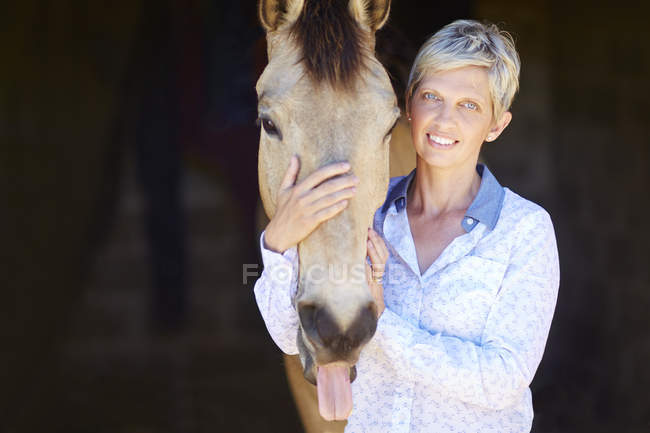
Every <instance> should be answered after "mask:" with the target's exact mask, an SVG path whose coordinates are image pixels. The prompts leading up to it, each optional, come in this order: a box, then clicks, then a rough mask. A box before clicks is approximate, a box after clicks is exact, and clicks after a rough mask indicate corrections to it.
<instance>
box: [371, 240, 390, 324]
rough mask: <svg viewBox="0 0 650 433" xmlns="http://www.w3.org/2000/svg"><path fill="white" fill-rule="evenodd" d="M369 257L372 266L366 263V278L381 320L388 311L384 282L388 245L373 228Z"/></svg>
mask: <svg viewBox="0 0 650 433" xmlns="http://www.w3.org/2000/svg"><path fill="white" fill-rule="evenodd" d="M368 257H369V258H370V264H368V263H367V262H366V278H367V279H368V286H369V287H370V293H371V294H372V297H373V299H374V300H375V303H376V304H377V318H379V317H380V316H381V314H382V313H383V312H384V310H385V309H386V304H384V286H383V283H382V281H383V277H384V270H385V269H386V261H387V260H388V248H386V243H385V242H384V240H383V239H382V238H381V236H379V233H377V232H376V231H374V230H373V229H372V228H369V229H368Z"/></svg>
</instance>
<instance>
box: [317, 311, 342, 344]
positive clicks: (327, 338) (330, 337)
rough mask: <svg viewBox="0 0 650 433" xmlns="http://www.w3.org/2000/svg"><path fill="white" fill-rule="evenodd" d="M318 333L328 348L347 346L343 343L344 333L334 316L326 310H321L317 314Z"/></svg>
mask: <svg viewBox="0 0 650 433" xmlns="http://www.w3.org/2000/svg"><path fill="white" fill-rule="evenodd" d="M316 332H318V336H319V337H320V339H321V341H322V342H323V344H324V345H325V346H327V347H336V346H341V345H344V344H345V342H344V341H341V339H342V337H343V333H342V332H341V330H340V329H339V327H338V325H337V324H336V322H335V321H334V318H333V317H332V315H331V314H330V313H329V312H328V311H327V310H326V309H325V308H321V309H319V310H318V311H317V312H316ZM342 349H344V348H342Z"/></svg>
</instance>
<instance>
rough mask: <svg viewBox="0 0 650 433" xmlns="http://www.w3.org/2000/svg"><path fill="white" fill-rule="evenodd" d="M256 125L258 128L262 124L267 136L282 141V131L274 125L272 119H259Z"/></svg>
mask: <svg viewBox="0 0 650 433" xmlns="http://www.w3.org/2000/svg"><path fill="white" fill-rule="evenodd" d="M255 123H257V125H258V126H259V125H260V124H261V125H262V128H264V131H265V132H266V133H267V134H269V135H271V136H274V137H277V138H280V139H281V138H282V137H281V136H280V131H278V128H276V127H275V123H273V121H272V120H271V119H269V118H267V117H258V118H257V121H256V122H255Z"/></svg>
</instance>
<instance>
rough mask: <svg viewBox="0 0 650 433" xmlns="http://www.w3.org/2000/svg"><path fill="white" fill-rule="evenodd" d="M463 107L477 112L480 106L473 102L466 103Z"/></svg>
mask: <svg viewBox="0 0 650 433" xmlns="http://www.w3.org/2000/svg"><path fill="white" fill-rule="evenodd" d="M463 106H464V107H465V108H467V109H469V110H472V111H475V110H477V109H478V105H476V104H475V103H473V102H464V103H463Z"/></svg>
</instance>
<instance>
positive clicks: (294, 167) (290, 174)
mask: <svg viewBox="0 0 650 433" xmlns="http://www.w3.org/2000/svg"><path fill="white" fill-rule="evenodd" d="M299 169H300V161H299V160H298V157H297V156H296V155H293V156H292V157H291V161H290V162H289V167H288V168H287V171H286V172H285V173H284V177H283V178H282V182H281V183H280V191H282V190H285V189H287V188H289V187H290V186H293V184H295V183H296V177H297V176H298V171H299Z"/></svg>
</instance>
